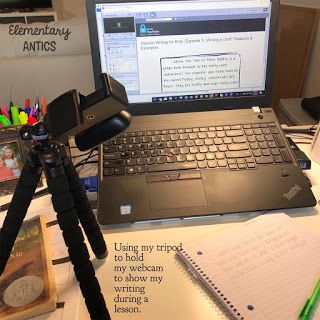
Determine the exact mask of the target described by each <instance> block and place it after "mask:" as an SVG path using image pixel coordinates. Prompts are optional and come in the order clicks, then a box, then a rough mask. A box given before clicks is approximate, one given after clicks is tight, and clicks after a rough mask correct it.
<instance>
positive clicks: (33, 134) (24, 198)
mask: <svg viewBox="0 0 320 320" xmlns="http://www.w3.org/2000/svg"><path fill="white" fill-rule="evenodd" d="M20 135H21V136H22V139H24V140H29V139H32V141H33V144H32V146H31V148H30V150H29V153H28V157H27V160H26V163H25V165H24V167H23V169H22V173H21V176H20V179H19V181H18V184H17V187H16V190H15V193H14V195H13V198H12V202H11V204H10V207H9V209H8V212H7V215H6V218H5V220H4V223H3V227H2V229H1V230H0V249H1V251H0V275H2V273H3V271H4V268H5V266H6V263H7V261H8V259H9V256H10V253H11V250H12V247H13V245H14V242H15V239H16V237H17V235H18V232H19V230H20V227H21V225H22V223H23V219H24V217H25V215H26V213H27V210H28V207H29V205H30V203H31V200H32V197H33V195H34V193H35V189H36V187H37V184H38V182H39V180H40V177H41V173H42V170H43V171H44V173H45V176H46V179H47V184H48V189H49V192H50V193H51V195H52V198H51V199H52V204H53V208H54V210H55V211H56V212H57V220H58V223H59V226H60V229H61V230H62V235H63V238H64V241H65V244H66V246H67V248H68V252H69V256H70V260H71V262H72V264H73V265H74V272H75V275H76V278H77V280H78V281H79V285H80V289H81V292H82V295H83V297H84V299H85V303H86V306H87V309H88V311H89V313H90V317H91V319H92V320H109V319H110V315H109V312H108V310H107V307H106V304H105V301H104V298H103V295H102V293H101V289H100V285H99V283H98V280H97V278H96V277H95V271H94V268H93V266H92V263H91V261H90V256H89V253H88V249H87V246H86V245H85V243H84V237H83V234H82V231H81V228H80V226H79V220H80V223H81V225H82V227H83V230H84V232H85V234H86V236H87V239H88V241H89V243H90V246H91V248H92V250H93V252H94V254H95V255H96V257H97V258H98V259H103V258H105V257H106V256H107V253H108V252H107V247H106V244H105V241H104V239H103V236H102V233H101V231H100V229H99V226H98V223H97V221H96V218H95V216H94V214H93V212H92V209H91V207H90V204H89V201H88V199H87V197H86V194H85V192H84V189H83V187H82V185H81V183H80V179H79V176H78V174H77V172H76V170H75V168H74V166H73V164H72V162H71V161H70V159H69V158H68V157H67V155H66V152H65V147H64V145H63V144H58V143H56V142H55V141H53V140H52V138H51V136H50V134H49V133H48V131H47V129H46V127H45V125H44V124H43V123H42V122H40V123H37V124H36V125H34V126H33V127H26V128H25V129H24V127H23V128H22V129H21V131H20Z"/></svg>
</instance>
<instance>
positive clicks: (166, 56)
mask: <svg viewBox="0 0 320 320" xmlns="http://www.w3.org/2000/svg"><path fill="white" fill-rule="evenodd" d="M270 15H271V2H270V0H246V1H245V0H234V1H223V0H222V1H219V0H208V1H170V2H163V1H161V2H140V3H139V2H136V3H135V2H131V3H104V4H97V5H96V19H97V29H98V37H99V49H100V59H101V61H100V63H101V70H102V72H106V73H108V74H110V75H111V76H113V77H114V78H115V79H117V80H118V81H119V82H121V83H122V84H123V85H124V86H125V88H126V91H127V95H128V99H129V102H130V103H150V102H163V101H176V100H198V99H214V98H221V97H239V96H259V95H264V94H265V85H266V68H267V56H268V39H269V29H270Z"/></svg>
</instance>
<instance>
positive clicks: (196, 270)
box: [177, 249, 245, 320]
mask: <svg viewBox="0 0 320 320" xmlns="http://www.w3.org/2000/svg"><path fill="white" fill-rule="evenodd" d="M197 254H198V255H202V252H201V251H198V252H197ZM182 256H183V257H184V258H185V259H186V261H188V263H186V261H185V260H183V259H182ZM177 257H178V258H179V260H180V261H181V262H182V264H183V265H184V266H185V267H186V269H187V270H188V272H189V273H190V274H191V275H192V277H193V278H194V279H195V280H197V281H198V282H199V283H200V284H201V286H202V287H203V288H204V289H205V291H206V292H208V293H209V294H210V295H212V296H213V297H214V298H215V300H216V301H218V302H219V304H220V305H221V306H222V307H223V308H224V309H225V310H226V311H227V312H229V314H231V315H232V316H233V318H234V319H237V320H245V318H244V317H243V316H242V315H241V313H240V312H239V310H237V309H236V307H235V306H234V305H233V304H232V303H231V301H230V300H228V297H226V296H225V295H224V294H223V293H222V292H221V290H219V288H218V287H217V286H216V285H215V283H214V282H213V281H212V280H211V279H210V278H209V277H208V276H207V275H206V273H205V271H204V270H202V269H201V268H200V267H199V265H198V264H197V262H195V261H194V260H193V259H192V258H191V256H190V255H189V254H188V253H187V252H186V251H185V250H183V249H182V250H181V251H179V252H178V253H177ZM199 276H200V277H199Z"/></svg>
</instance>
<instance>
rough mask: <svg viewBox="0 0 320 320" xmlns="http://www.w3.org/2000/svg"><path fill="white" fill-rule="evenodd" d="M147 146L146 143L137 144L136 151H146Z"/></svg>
mask: <svg viewBox="0 0 320 320" xmlns="http://www.w3.org/2000/svg"><path fill="white" fill-rule="evenodd" d="M147 148H148V145H147V144H146V143H139V144H138V150H140V151H142V150H147Z"/></svg>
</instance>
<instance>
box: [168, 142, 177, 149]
mask: <svg viewBox="0 0 320 320" xmlns="http://www.w3.org/2000/svg"><path fill="white" fill-rule="evenodd" d="M176 146H177V143H176V142H175V141H168V142H167V147H168V148H174V147H176Z"/></svg>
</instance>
